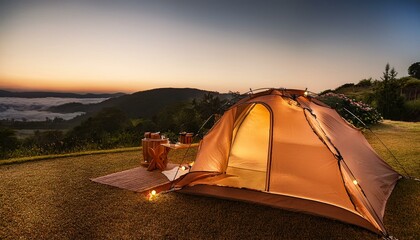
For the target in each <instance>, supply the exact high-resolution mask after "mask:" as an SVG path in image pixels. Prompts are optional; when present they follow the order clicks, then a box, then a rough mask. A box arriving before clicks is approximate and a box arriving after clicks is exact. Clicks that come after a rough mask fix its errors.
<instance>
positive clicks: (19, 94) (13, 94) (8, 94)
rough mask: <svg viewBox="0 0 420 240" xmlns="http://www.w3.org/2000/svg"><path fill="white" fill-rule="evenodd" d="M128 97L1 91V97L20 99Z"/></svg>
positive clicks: (120, 93)
mask: <svg viewBox="0 0 420 240" xmlns="http://www.w3.org/2000/svg"><path fill="white" fill-rule="evenodd" d="M123 95H126V93H122V92H117V93H84V94H81V93H71V92H46V91H29V92H12V91H7V90H1V89H0V97H19V98H47V97H58V98H115V97H121V96H123Z"/></svg>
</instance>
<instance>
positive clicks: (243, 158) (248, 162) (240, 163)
mask: <svg viewBox="0 0 420 240" xmlns="http://www.w3.org/2000/svg"><path fill="white" fill-rule="evenodd" d="M239 120H240V121H241V122H240V123H238V124H235V126H236V129H235V130H234V136H233V138H232V139H233V140H232V147H231V151H230V155H229V160H228V167H227V170H226V174H227V175H228V176H230V177H228V178H227V179H226V182H225V183H224V184H223V185H225V184H226V185H227V186H232V187H240V188H249V189H255V190H261V191H264V190H265V189H266V178H267V162H268V156H269V145H270V126H271V115H270V111H269V110H268V109H267V107H265V106H264V105H263V104H258V103H257V104H255V103H254V104H251V105H250V108H249V110H248V112H247V114H246V116H244V117H243V118H240V119H239Z"/></svg>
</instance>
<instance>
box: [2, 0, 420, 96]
mask: <svg viewBox="0 0 420 240" xmlns="http://www.w3.org/2000/svg"><path fill="white" fill-rule="evenodd" d="M418 61H420V1H418V0H412V1H409V0H400V1H387V0H382V1H358V0H354V1H320V0H307V1H303V0H295V1H292V0H289V1H281V0H279V1H257V0H255V1H249V0H230V1H222V0H213V1H194V0H172V1H169V0H168V1H161V0H154V1H134V0H119V1H112V0H71V1H64V0H63V1H57V0H56V1H53V0H27V1H21V0H10V1H3V0H0V89H7V90H15V91H29V90H43V91H63V92H65V91H71V92H126V93H130V92H136V91H141V90H146V89H152V88H160V87H192V88H199V89H206V90H213V91H219V92H227V91H229V90H231V91H239V92H244V91H247V90H249V89H250V88H253V89H255V88H262V87H276V88H277V87H284V88H299V89H305V88H308V89H309V90H311V91H313V92H319V91H322V90H325V89H334V88H336V87H338V86H340V85H342V84H344V83H357V82H358V81H360V80H361V79H365V78H369V77H372V78H373V79H379V78H380V76H381V74H382V72H383V70H384V67H385V65H386V63H390V65H391V66H393V67H395V69H396V70H397V72H398V73H399V74H398V76H399V77H401V76H406V75H407V68H408V67H409V66H410V65H411V64H412V63H414V62H418Z"/></svg>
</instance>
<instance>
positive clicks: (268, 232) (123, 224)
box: [0, 121, 420, 239]
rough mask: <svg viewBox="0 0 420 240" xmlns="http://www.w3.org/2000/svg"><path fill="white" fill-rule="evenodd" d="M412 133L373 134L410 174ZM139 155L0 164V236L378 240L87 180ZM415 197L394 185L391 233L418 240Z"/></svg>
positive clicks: (261, 210) (286, 214)
mask: <svg viewBox="0 0 420 240" xmlns="http://www.w3.org/2000/svg"><path fill="white" fill-rule="evenodd" d="M418 130H419V127H418V124H417V123H416V124H410V123H407V124H406V123H399V122H387V121H386V122H384V123H383V124H382V125H380V126H378V127H377V128H376V129H374V131H375V132H377V134H378V135H379V136H380V137H381V138H382V140H383V141H384V142H386V144H389V147H390V148H391V150H392V151H395V154H396V155H397V158H399V159H400V161H401V162H404V163H406V164H407V166H406V168H407V170H408V171H409V172H410V173H411V174H413V175H415V176H417V177H419V175H418V159H417V158H418V156H419V154H418V150H417V149H418V148H419V146H418V145H419V141H417V142H415V140H417V139H418V135H419V132H418ZM368 137H369V136H368ZM369 139H370V141H373V143H374V144H373V146H374V147H375V148H376V149H377V151H378V152H381V149H380V148H379V145H377V144H376V143H375V142H374V140H373V139H372V138H370V137H369ZM396 139H399V141H396ZM394 141H395V144H393V143H391V142H394ZM408 143H411V145H409V144H408ZM413 147H414V149H413ZM184 151H185V150H177V151H171V153H170V155H169V158H170V159H171V160H177V159H178V160H179V159H182V158H183V155H184V153H185V152H184ZM195 151H196V149H193V151H192V152H190V154H188V155H187V159H186V160H187V161H190V160H192V159H193V158H194V155H195ZM416 151H417V152H416ZM413 154H414V156H413ZM415 154H417V155H415ZM141 158H142V157H141V152H140V151H139V150H134V151H125V152H110V153H102V154H93V155H80V156H67V157H65V158H53V159H45V160H42V161H29V162H24V163H21V164H9V165H2V166H0V182H1V184H0V203H1V204H0V239H17V238H21V239H27V238H31V239H52V238H54V239H133V238H134V239H141V238H144V239H162V238H165V239H178V238H182V239H191V238H193V239H212V238H216V239H261V238H268V239H379V238H380V237H379V236H378V235H375V234H373V233H371V232H369V231H367V230H364V229H362V228H359V227H356V226H352V225H349V224H344V223H341V222H339V221H333V220H329V219H326V218H322V217H316V216H311V215H306V214H301V213H295V212H290V211H285V210H281V209H273V208H270V207H266V206H259V205H256V204H248V203H243V202H236V201H227V200H221V199H215V198H207V197H199V196H190V195H184V194H179V193H169V194H164V195H159V197H158V198H157V200H155V201H151V202H150V201H148V200H147V199H146V198H145V197H144V196H143V195H141V194H138V193H134V192H130V191H127V190H122V189H118V188H114V187H110V186H106V185H101V184H97V183H94V182H92V181H90V180H89V179H90V178H95V177H98V176H103V175H106V174H109V173H113V172H118V171H122V170H125V169H129V168H133V167H136V166H138V165H139V162H140V161H141ZM416 169H417V170H416ZM416 174H417V175H416ZM419 196H420V183H419V182H416V181H414V180H409V179H403V180H401V181H400V182H399V183H398V184H397V187H396V189H395V190H394V192H393V194H392V196H391V198H390V200H389V202H388V206H387V209H386V213H385V226H386V228H387V229H388V230H389V231H390V233H391V234H392V235H394V236H396V237H397V238H399V239H420V226H419V221H418V219H420V209H419V206H420V199H419Z"/></svg>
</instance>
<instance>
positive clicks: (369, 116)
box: [318, 92, 382, 127]
mask: <svg viewBox="0 0 420 240" xmlns="http://www.w3.org/2000/svg"><path fill="white" fill-rule="evenodd" d="M318 100H320V101H322V102H324V103H325V104H327V105H329V106H330V107H332V108H334V109H335V110H336V111H337V112H338V113H339V114H340V115H341V117H343V118H344V119H346V120H347V121H348V122H349V123H351V124H353V125H354V126H356V127H363V124H362V123H361V122H360V121H359V120H357V119H356V118H355V117H354V116H353V115H352V114H350V113H349V112H347V111H346V110H345V109H347V110H348V111H350V112H351V113H353V114H354V115H356V116H357V117H358V118H359V119H360V120H362V121H363V122H364V123H365V124H367V125H372V124H375V123H377V122H379V121H381V120H382V117H381V114H379V112H378V111H377V110H376V109H374V108H373V107H371V106H369V105H368V104H365V103H363V102H359V101H355V100H354V99H350V98H348V97H346V96H345V95H344V94H336V93H332V92H329V93H326V94H323V95H320V96H319V97H318Z"/></svg>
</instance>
